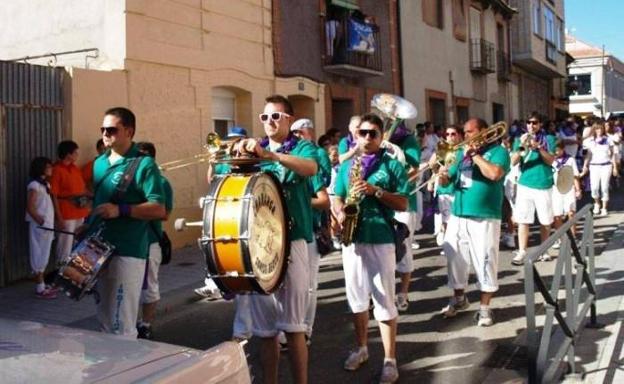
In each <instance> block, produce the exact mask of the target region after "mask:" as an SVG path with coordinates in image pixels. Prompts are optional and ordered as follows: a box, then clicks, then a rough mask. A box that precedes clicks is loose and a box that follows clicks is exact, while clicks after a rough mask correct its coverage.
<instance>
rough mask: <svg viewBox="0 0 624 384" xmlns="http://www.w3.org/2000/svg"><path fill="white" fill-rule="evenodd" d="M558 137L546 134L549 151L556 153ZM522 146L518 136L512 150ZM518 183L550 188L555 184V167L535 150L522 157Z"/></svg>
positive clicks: (531, 186)
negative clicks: (548, 163)
mask: <svg viewBox="0 0 624 384" xmlns="http://www.w3.org/2000/svg"><path fill="white" fill-rule="evenodd" d="M556 142H557V139H556V138H555V136H553V135H547V136H546V144H547V147H548V153H550V154H551V155H554V154H555V145H556ZM519 148H520V138H519V137H518V138H516V140H514V143H513V147H512V151H513V152H517V151H518V150H519ZM518 184H520V185H524V186H525V187H529V188H533V189H548V188H550V187H552V186H553V184H554V178H553V169H552V166H550V165H547V164H546V163H545V162H544V160H543V159H542V156H541V155H540V154H539V151H536V150H533V151H530V153H529V154H528V155H527V156H526V157H524V158H521V159H520V177H519V178H518Z"/></svg>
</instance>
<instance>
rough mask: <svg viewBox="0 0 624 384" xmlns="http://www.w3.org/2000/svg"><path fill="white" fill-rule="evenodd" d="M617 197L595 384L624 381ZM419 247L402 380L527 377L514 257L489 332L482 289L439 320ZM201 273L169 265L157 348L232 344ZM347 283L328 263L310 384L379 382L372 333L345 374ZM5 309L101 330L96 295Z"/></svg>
mask: <svg viewBox="0 0 624 384" xmlns="http://www.w3.org/2000/svg"><path fill="white" fill-rule="evenodd" d="M615 195H616V196H615V198H614V199H613V204H614V209H613V210H612V213H611V214H610V215H609V216H608V217H606V218H598V219H597V220H595V238H596V254H597V255H599V256H598V257H597V259H596V266H597V279H598V287H599V290H601V292H602V293H603V294H602V295H600V296H599V297H600V301H599V303H598V312H599V315H600V317H599V320H600V321H601V322H602V323H604V324H605V325H607V327H606V328H604V329H600V330H586V331H585V333H584V335H583V337H582V338H581V343H580V344H578V346H577V348H578V351H579V355H580V359H581V362H582V363H583V364H585V365H586V370H587V371H592V372H593V373H592V375H593V376H592V375H590V376H589V377H599V380H600V381H594V382H603V381H604V379H605V378H609V377H611V380H612V382H617V381H614V377H616V376H615V374H616V372H617V371H616V370H615V368H614V366H613V365H611V367H612V368H611V370H609V369H607V368H608V367H609V366H610V365H609V364H612V363H611V357H612V356H615V357H617V356H619V355H618V354H619V353H620V351H621V350H622V346H621V340H620V341H617V340H618V339H617V335H618V334H620V333H621V332H622V331H621V330H620V324H621V320H622V319H621V313H623V312H622V310H624V308H622V309H618V308H621V306H622V303H621V299H620V297H621V295H620V293H621V292H622V290H623V289H624V282H622V274H623V273H624V272H622V271H624V260H623V261H621V262H620V261H619V259H621V258H618V257H614V255H615V254H616V253H619V252H621V248H622V247H623V246H624V245H623V243H622V237H623V236H622V234H621V233H620V232H616V228H617V226H618V225H619V224H620V223H621V222H622V219H623V218H624V213H623V212H622V208H623V207H624V198H623V196H622V193H621V192H620V193H617V194H615ZM621 230H622V228H620V231H621ZM614 234H615V235H614ZM534 240H535V239H534ZM609 240H610V241H611V242H610V243H609ZM418 241H419V242H420V244H421V249H420V250H418V251H415V252H414V257H415V260H416V272H415V273H414V275H413V278H412V284H411V289H410V301H411V305H410V308H409V310H408V311H407V312H406V313H405V314H403V315H401V316H400V324H399V328H398V333H399V334H398V339H397V349H398V362H399V367H400V373H401V382H403V383H408V382H434V383H481V382H492V383H495V382H501V381H504V380H505V379H513V378H521V377H523V376H524V375H526V373H525V372H526V354H525V352H524V349H523V348H522V344H521V340H522V331H523V330H524V329H525V328H526V320H525V318H524V295H523V281H522V274H523V272H522V268H519V267H513V266H511V264H510V259H511V252H510V251H509V250H504V251H503V252H502V253H501V261H500V273H499V276H500V286H501V288H500V291H499V292H498V294H497V297H496V300H495V301H494V303H493V304H494V308H495V315H496V321H497V322H496V324H495V325H494V326H493V327H490V328H478V327H476V326H475V325H474V323H473V319H472V317H473V314H474V311H475V310H476V308H477V304H476V302H477V301H478V293H477V292H475V291H474V290H472V291H470V293H469V294H468V296H469V299H470V301H471V302H473V305H472V307H471V311H468V312H466V313H462V314H460V315H459V316H458V317H456V318H455V319H450V320H448V319H443V318H442V317H441V316H439V315H437V311H438V310H439V309H440V308H442V306H443V305H444V304H446V302H447V296H448V295H449V293H450V291H449V290H448V288H447V287H446V261H445V258H444V256H441V255H440V254H439V253H440V249H439V248H437V247H434V239H433V238H432V237H431V235H427V234H422V235H419V236H418ZM607 245H608V248H607ZM605 249H607V251H606V252H603V251H605ZM609 255H610V256H609ZM554 265H555V263H554V262H548V263H540V264H538V266H539V269H540V272H542V273H544V274H545V275H549V274H551V273H552V270H553V268H554ZM202 269H203V262H202V261H201V259H200V255H199V252H198V251H197V250H195V248H185V249H183V250H180V251H177V252H176V254H175V255H174V261H173V262H172V264H171V265H169V266H166V267H163V269H162V277H161V278H162V290H163V305H162V306H161V311H160V320H159V322H158V324H157V327H158V328H157V333H156V336H157V337H156V338H157V340H158V341H164V342H169V343H174V344H180V345H186V346H191V347H195V348H202V349H203V348H208V347H210V346H213V345H215V344H217V343H219V342H220V341H223V340H227V339H229V338H230V336H231V323H232V317H233V307H234V306H233V303H231V302H225V301H217V302H209V301H206V300H200V299H199V298H197V297H196V296H195V295H194V294H193V292H192V288H195V287H197V286H199V285H201V284H202V282H201V281H202ZM343 285H344V282H343V275H342V267H341V263H340V256H339V254H332V255H329V256H328V257H325V258H324V259H323V260H322V263H321V273H320V286H319V290H320V291H319V308H318V313H317V322H316V327H315V334H314V336H313V339H312V345H311V347H310V382H311V383H339V382H349V383H356V382H357V383H367V382H372V381H375V380H376V378H377V375H378V372H379V368H380V364H381V360H382V348H381V340H380V338H379V333H378V330H377V328H376V327H371V329H370V346H369V350H370V355H371V356H370V361H369V363H368V364H367V365H365V366H363V368H361V369H360V370H359V371H357V372H355V373H350V372H346V371H344V370H343V369H342V362H343V359H344V357H345V356H346V354H347V352H348V349H349V348H350V346H351V345H352V343H353V328H352V325H351V322H350V316H349V314H348V308H347V303H346V299H345V296H344V288H343ZM538 302H541V301H540V300H539V299H538ZM35 303H36V304H37V307H36V309H35V307H34V304H35ZM0 304H1V305H2V308H3V313H2V315H1V316H3V317H10V318H15V319H29V320H36V321H43V322H47V323H54V324H63V325H69V326H75V327H81V328H89V329H95V319H94V313H95V311H94V305H93V302H92V298H86V299H84V300H82V301H81V302H78V303H76V302H73V301H70V300H68V299H65V298H59V299H57V300H53V301H41V300H37V299H35V297H34V295H32V285H31V283H29V282H22V283H18V284H15V285H13V286H11V287H8V288H4V289H0ZM620 339H621V335H620ZM257 347H258V346H257V342H256V341H254V340H252V341H251V342H250V343H249V344H248V347H247V348H248V351H249V362H250V364H251V365H252V373H253V375H254V376H256V377H259V376H260V375H261V372H259V369H258V368H259V363H258V349H257ZM615 360H617V359H615ZM288 369H289V367H288V360H287V357H286V356H284V357H283V358H282V364H281V372H280V375H281V378H280V382H284V383H288V382H290V374H289V372H288ZM610 372H611V373H610ZM596 375H598V376H596Z"/></svg>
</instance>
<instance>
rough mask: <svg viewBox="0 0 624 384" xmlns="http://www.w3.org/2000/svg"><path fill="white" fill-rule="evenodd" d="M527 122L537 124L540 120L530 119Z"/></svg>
mask: <svg viewBox="0 0 624 384" xmlns="http://www.w3.org/2000/svg"><path fill="white" fill-rule="evenodd" d="M527 124H530V125H537V124H539V121H537V120H529V121H527Z"/></svg>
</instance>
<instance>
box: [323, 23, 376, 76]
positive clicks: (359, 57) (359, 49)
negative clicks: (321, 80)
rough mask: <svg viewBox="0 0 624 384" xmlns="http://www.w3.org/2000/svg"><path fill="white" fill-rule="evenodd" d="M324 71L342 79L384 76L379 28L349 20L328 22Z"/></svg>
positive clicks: (326, 26) (326, 24)
mask: <svg viewBox="0 0 624 384" xmlns="http://www.w3.org/2000/svg"><path fill="white" fill-rule="evenodd" d="M324 28H325V44H324V46H325V52H324V56H323V60H324V62H323V65H324V69H325V70H326V71H327V72H331V73H335V74H338V75H342V76H381V75H382V74H383V72H382V66H381V38H380V35H379V28H378V27H377V26H376V25H369V24H364V23H360V22H357V21H355V20H353V19H352V18H350V17H348V16H345V17H342V18H340V19H332V20H326V21H325V26H324Z"/></svg>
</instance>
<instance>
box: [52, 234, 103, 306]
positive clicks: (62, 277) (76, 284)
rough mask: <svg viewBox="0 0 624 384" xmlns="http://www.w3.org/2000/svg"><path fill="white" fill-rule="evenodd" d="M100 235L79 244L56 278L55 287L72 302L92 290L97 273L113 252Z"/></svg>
mask: <svg viewBox="0 0 624 384" xmlns="http://www.w3.org/2000/svg"><path fill="white" fill-rule="evenodd" d="M100 233H101V231H98V232H96V233H94V234H92V235H90V236H88V237H86V238H85V239H83V240H82V241H81V242H79V243H78V244H77V245H76V246H75V247H74V249H73V250H72V253H71V255H70V256H69V259H68V261H67V262H66V263H65V264H64V265H63V266H61V268H60V269H59V272H58V275H57V276H56V282H55V283H56V285H57V286H58V287H59V288H61V289H62V290H63V291H64V292H65V294H66V295H67V296H68V297H70V298H72V299H74V300H80V299H82V298H83V297H84V295H86V294H87V293H89V291H91V289H93V286H94V285H95V283H96V282H97V277H98V275H99V273H100V272H101V271H102V270H103V268H104V267H105V266H106V264H108V262H109V261H110V258H111V256H112V254H113V252H114V250H115V247H114V246H113V245H112V244H110V243H109V242H107V241H105V240H104V239H103V238H102V237H101V236H100Z"/></svg>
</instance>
